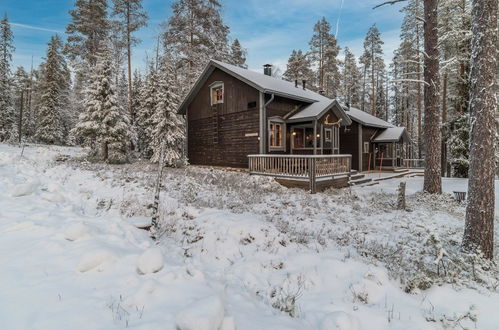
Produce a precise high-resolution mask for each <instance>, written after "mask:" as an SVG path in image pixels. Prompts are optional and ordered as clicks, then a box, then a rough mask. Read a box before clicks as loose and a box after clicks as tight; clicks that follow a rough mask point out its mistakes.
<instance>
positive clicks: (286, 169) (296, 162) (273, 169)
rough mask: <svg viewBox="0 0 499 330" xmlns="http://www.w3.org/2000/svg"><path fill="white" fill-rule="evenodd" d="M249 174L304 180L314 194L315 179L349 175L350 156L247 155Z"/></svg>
mask: <svg viewBox="0 0 499 330" xmlns="http://www.w3.org/2000/svg"><path fill="white" fill-rule="evenodd" d="M248 158H249V172H250V174H257V175H268V176H273V177H277V178H285V179H294V180H302V181H303V180H306V181H309V182H310V191H311V192H312V193H315V192H316V181H317V179H319V180H321V179H327V178H331V179H333V178H334V177H336V176H341V175H350V170H351V164H352V156H351V155H249V156H248Z"/></svg>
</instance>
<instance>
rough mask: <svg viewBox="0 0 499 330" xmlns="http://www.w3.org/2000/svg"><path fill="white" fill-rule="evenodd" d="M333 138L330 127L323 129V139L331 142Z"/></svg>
mask: <svg viewBox="0 0 499 330" xmlns="http://www.w3.org/2000/svg"><path fill="white" fill-rule="evenodd" d="M332 140H333V130H332V129H331V128H326V129H325V130H324V141H326V142H331V141H332Z"/></svg>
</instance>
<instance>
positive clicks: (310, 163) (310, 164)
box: [308, 157, 317, 194]
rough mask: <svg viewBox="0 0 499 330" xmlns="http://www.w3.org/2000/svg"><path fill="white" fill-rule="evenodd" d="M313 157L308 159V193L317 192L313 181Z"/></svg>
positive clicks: (314, 168)
mask: <svg viewBox="0 0 499 330" xmlns="http://www.w3.org/2000/svg"><path fill="white" fill-rule="evenodd" d="M315 170H316V166H315V158H314V157H312V158H309V159H308V179H309V181H310V193H311V194H315V193H316V192H317V187H316V182H315V175H316V173H315Z"/></svg>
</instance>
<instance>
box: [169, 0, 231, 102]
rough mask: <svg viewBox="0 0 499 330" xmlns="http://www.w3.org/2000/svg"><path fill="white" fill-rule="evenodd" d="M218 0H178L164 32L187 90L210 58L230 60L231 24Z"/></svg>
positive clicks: (185, 90) (184, 90)
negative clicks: (225, 21)
mask: <svg viewBox="0 0 499 330" xmlns="http://www.w3.org/2000/svg"><path fill="white" fill-rule="evenodd" d="M221 10H222V6H221V4H220V3H219V2H218V1H217V0H177V1H176V2H174V3H173V4H172V11H173V13H172V16H171V17H170V19H169V20H168V22H167V25H166V31H165V33H164V35H163V43H164V48H165V51H166V53H167V54H168V56H169V58H170V59H171V60H174V61H175V65H176V67H177V72H178V73H180V76H179V79H180V81H179V83H180V86H182V90H181V91H180V93H181V94H182V95H183V94H185V93H186V92H187V91H188V90H189V88H190V87H191V86H192V84H193V83H194V81H195V80H196V78H197V77H198V76H199V74H200V73H201V71H202V70H203V68H204V67H205V65H206V64H207V63H208V61H209V60H210V59H215V60H222V61H228V60H229V58H230V51H229V46H228V34H229V28H228V27H227V26H226V25H225V24H224V23H223V19H222V14H221Z"/></svg>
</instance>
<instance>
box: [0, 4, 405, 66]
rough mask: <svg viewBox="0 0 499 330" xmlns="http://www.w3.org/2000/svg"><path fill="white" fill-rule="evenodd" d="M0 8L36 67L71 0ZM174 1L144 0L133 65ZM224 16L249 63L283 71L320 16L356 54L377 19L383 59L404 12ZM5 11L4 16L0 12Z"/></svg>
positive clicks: (275, 9)
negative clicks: (144, 19)
mask: <svg viewBox="0 0 499 330" xmlns="http://www.w3.org/2000/svg"><path fill="white" fill-rule="evenodd" d="M0 1H1V6H0V12H7V14H8V16H9V20H10V21H11V23H12V29H13V31H14V37H15V46H16V53H15V54H14V56H13V62H14V66H18V65H23V66H25V68H27V69H29V67H30V64H31V57H32V56H33V58H34V60H33V61H34V65H35V67H36V66H37V65H38V64H39V63H40V62H41V61H42V57H43V56H44V53H45V49H46V43H47V41H48V40H49V38H50V36H51V35H52V34H55V33H59V34H61V35H63V32H64V30H65V27H66V25H67V24H68V23H69V21H70V16H69V13H68V11H69V10H70V9H71V8H72V7H73V4H74V1H73V0H0ZM172 1H173V0H144V1H143V4H144V8H145V9H146V10H147V12H148V14H149V22H148V26H147V27H146V28H143V29H142V30H141V31H139V33H138V36H139V37H140V38H141V39H142V43H141V44H140V45H138V47H137V48H136V49H135V53H134V64H135V65H136V66H137V67H144V62H145V58H146V56H147V53H149V55H152V50H153V49H154V45H155V43H156V36H157V35H158V33H159V31H160V27H159V25H160V24H161V23H162V22H164V21H165V20H166V19H167V18H168V17H169V16H170V14H171V9H170V4H171V2H172ZM221 2H222V4H223V8H224V9H223V17H224V20H225V23H226V24H227V25H229V27H230V29H231V38H238V39H239V40H240V41H241V43H242V44H243V46H244V47H245V48H247V50H248V60H247V62H248V65H249V67H250V68H251V69H254V70H260V69H261V66H262V65H263V64H264V63H272V64H274V65H277V66H279V67H280V68H281V70H285V68H286V62H287V59H288V57H289V54H290V53H291V51H292V50H293V49H303V50H306V49H308V47H309V46H308V41H309V40H310V38H311V35H312V30H313V25H314V24H315V22H316V21H317V20H318V19H320V18H321V17H322V16H325V17H326V18H327V19H328V20H329V21H330V22H331V24H332V26H333V29H334V31H336V26H338V32H337V39H338V41H339V44H340V46H341V47H342V48H344V47H345V46H348V47H349V48H350V49H351V50H353V52H354V53H355V54H356V55H357V56H359V55H360V54H361V52H362V43H363V38H364V36H365V34H366V32H367V30H368V29H369V27H370V26H371V25H372V24H374V23H376V24H377V26H378V28H379V29H380V31H381V33H382V38H383V40H384V41H385V45H384V52H385V59H386V60H390V59H391V58H392V54H393V50H394V49H395V48H396V47H397V46H398V43H399V31H400V25H401V22H402V15H401V14H400V13H399V10H400V7H401V6H400V5H395V6H385V7H382V8H379V9H376V10H373V9H372V7H373V6H374V5H376V4H378V3H379V2H381V0H221ZM2 16H3V15H2Z"/></svg>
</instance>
